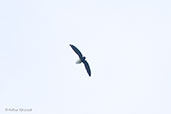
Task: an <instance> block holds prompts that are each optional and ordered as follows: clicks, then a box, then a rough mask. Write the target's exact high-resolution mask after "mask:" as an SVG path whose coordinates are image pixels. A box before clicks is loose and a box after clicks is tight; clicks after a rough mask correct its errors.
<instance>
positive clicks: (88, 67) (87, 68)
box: [83, 60, 91, 76]
mask: <svg viewBox="0 0 171 114" xmlns="http://www.w3.org/2000/svg"><path fill="white" fill-rule="evenodd" d="M83 63H84V66H85V68H86V70H87V73H88V75H89V76H91V70H90V66H89V64H88V63H87V61H86V60H85V61H83Z"/></svg>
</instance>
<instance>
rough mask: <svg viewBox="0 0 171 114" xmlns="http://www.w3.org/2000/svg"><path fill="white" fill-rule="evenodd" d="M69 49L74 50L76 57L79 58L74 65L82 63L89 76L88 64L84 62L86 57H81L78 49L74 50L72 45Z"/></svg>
mask: <svg viewBox="0 0 171 114" xmlns="http://www.w3.org/2000/svg"><path fill="white" fill-rule="evenodd" d="M70 46H71V48H72V49H73V50H74V52H75V53H76V54H77V55H78V57H79V60H77V62H76V64H80V63H83V64H84V66H85V68H86V70H87V73H88V75H89V76H91V70H90V66H89V64H88V62H87V61H86V60H85V59H86V57H84V56H83V55H82V53H81V52H80V51H79V50H78V48H76V47H75V46H74V45H72V44H70Z"/></svg>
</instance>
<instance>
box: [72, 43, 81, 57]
mask: <svg viewBox="0 0 171 114" xmlns="http://www.w3.org/2000/svg"><path fill="white" fill-rule="evenodd" d="M70 46H71V48H72V49H73V50H74V51H75V53H76V54H77V55H78V56H79V57H80V58H81V57H82V56H83V55H82V53H81V52H80V51H79V50H78V48H76V47H75V46H74V45H72V44H70Z"/></svg>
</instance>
